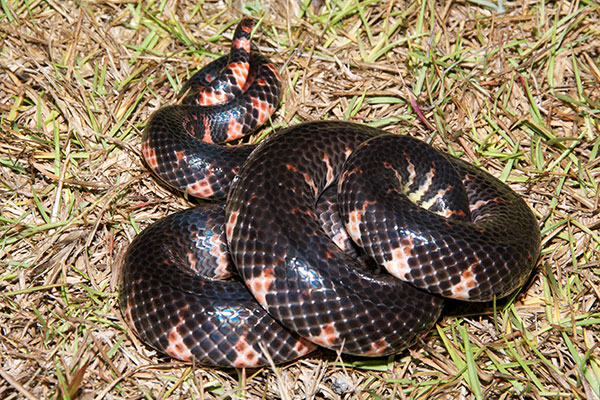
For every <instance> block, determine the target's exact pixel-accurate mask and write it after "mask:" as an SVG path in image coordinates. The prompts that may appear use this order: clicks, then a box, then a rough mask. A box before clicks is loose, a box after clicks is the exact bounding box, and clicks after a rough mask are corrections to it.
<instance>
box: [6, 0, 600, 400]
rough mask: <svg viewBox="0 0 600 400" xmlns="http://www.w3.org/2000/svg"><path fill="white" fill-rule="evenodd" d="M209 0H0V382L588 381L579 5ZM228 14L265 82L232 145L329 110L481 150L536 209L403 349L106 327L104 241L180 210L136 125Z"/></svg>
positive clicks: (196, 391)
mask: <svg viewBox="0 0 600 400" xmlns="http://www.w3.org/2000/svg"><path fill="white" fill-rule="evenodd" d="M314 3H317V2H314ZM232 4H238V3H232ZM232 4H230V5H228V6H225V7H223V6H222V3H221V2H219V3H213V2H204V1H200V2H189V1H179V2H173V1H164V2H148V3H144V2H84V3H61V2H55V1H43V0H42V1H33V0H26V1H20V0H0V6H1V7H0V38H1V41H0V76H1V79H0V98H1V101H0V110H1V116H0V130H1V132H2V138H3V140H2V141H1V142H0V185H1V188H0V200H1V204H2V207H1V208H0V232H1V234H0V285H1V286H0V287H1V289H2V290H1V292H0V299H1V300H0V301H1V303H0V307H1V308H0V327H2V328H1V330H0V357H1V363H0V376H2V378H3V380H2V381H0V397H1V398H4V399H15V398H28V399H33V398H45V399H54V398H85V399H88V398H96V399H101V398H107V399H115V398H153V399H154V398H155V399H160V398H182V397H186V398H194V399H228V398H244V399H259V398H286V396H287V398H291V399H296V398H306V399H312V398H315V399H350V398H352V399H354V398H357V399H369V398H373V399H388V398H389V399H391V398H397V399H426V398H427V399H446V398H454V399H462V398H467V399H512V398H526V399H571V398H574V399H598V398H600V365H599V361H600V350H599V346H598V343H599V340H600V338H599V336H600V335H599V332H600V328H599V326H600V324H599V323H600V307H599V300H598V299H599V297H600V288H599V287H600V285H599V281H600V257H599V251H600V233H599V228H600V220H599V217H598V216H599V213H598V210H599V208H598V207H599V194H598V193H599V192H598V182H599V181H600V179H599V176H600V163H599V162H598V160H599V157H598V152H599V148H600V135H599V131H600V129H599V128H600V30H599V28H598V26H599V23H600V6H599V5H598V4H597V3H596V2H595V1H592V0H580V1H575V0H566V1H562V2H547V1H545V0H524V1H521V2H502V1H499V2H488V1H469V2H433V1H428V2H426V1H417V2H393V1H390V2H378V1H373V0H363V1H361V0H356V1H347V2H346V1H330V2H325V4H324V5H323V6H322V7H321V8H320V9H319V10H318V11H317V10H315V5H314V4H313V5H310V4H308V2H306V1H302V2H247V3H245V4H244V6H243V7H242V8H241V9H240V8H236V7H234V6H233V5H232ZM503 10H504V12H502V11H503ZM242 15H253V16H256V17H259V18H260V20H261V22H260V24H259V27H258V29H257V31H256V34H255V35H254V37H255V43H256V44H257V45H258V46H259V48H260V50H261V51H262V52H263V53H264V54H266V55H268V56H269V57H270V58H271V59H272V60H273V61H274V62H275V63H276V64H277V65H280V66H281V71H282V75H283V79H284V81H285V87H286V91H285V95H284V99H283V101H282V104H281V107H280V108H279V109H278V111H277V113H276V114H275V115H274V117H273V121H272V124H271V125H270V126H268V127H265V128H263V130H261V131H260V132H258V133H257V134H256V135H255V137H254V138H253V139H252V140H260V139H262V138H263V137H265V136H268V134H269V132H271V131H272V129H276V128H278V127H280V126H286V125H290V124H294V123H297V122H301V121H306V120H317V119H328V118H330V119H333V118H341V119H350V120H354V121H359V122H364V123H368V124H372V125H375V126H380V127H382V128H384V129H387V130H390V131H393V132H399V133H403V134H410V135H412V136H415V137H419V138H422V139H425V140H427V141H429V142H431V143H433V145H434V146H436V147H437V148H440V149H443V150H446V151H449V152H451V153H453V154H456V155H458V156H460V157H462V158H464V159H467V160H469V161H471V162H473V163H474V164H477V165H480V166H481V167H482V168H485V169H486V170H488V171H490V172H491V173H493V174H494V175H496V176H499V177H501V179H503V180H505V181H506V182H508V183H509V184H510V185H511V187H512V188H514V189H515V190H516V191H517V192H519V193H520V194H521V195H522V196H523V197H524V198H525V199H526V200H527V201H528V203H529V204H530V205H531V206H532V208H533V209H534V211H535V213H536V216H537V217H538V219H539V221H540V227H541V230H542V255H541V257H540V260H539V262H538V264H537V267H536V270H535V273H534V275H533V276H532V278H531V280H530V281H529V282H528V283H527V285H526V286H525V287H524V288H523V289H522V290H521V291H520V292H519V293H518V294H516V295H515V296H513V297H510V298H509V299H506V300H501V301H499V302H497V303H491V304H483V305H472V306H469V307H465V306H459V305H456V307H448V309H447V311H446V312H445V313H444V317H443V318H442V319H441V320H440V321H439V323H438V325H437V326H436V329H434V330H433V331H432V332H430V333H428V334H427V335H425V336H424V337H423V338H422V339H421V341H420V343H419V344H418V345H416V346H414V347H412V348H411V349H410V350H408V351H406V352H403V353H401V354H399V355H397V356H395V357H390V358H383V359H375V360H357V359H353V358H350V357H345V356H344V357H338V356H337V355H335V354H332V353H330V352H325V351H322V352H317V353H315V354H313V355H311V356H309V357H306V358H304V359H302V360H300V361H297V362H295V363H291V364H289V365H284V366H279V367H277V368H276V369H274V368H263V369H260V370H256V371H246V370H240V371H222V370H218V369H208V368H202V367H199V366H190V365H186V364H182V363H178V362H173V361H171V360H169V359H167V358H164V357H161V356H160V355H157V354H156V353H155V352H153V351H152V350H151V349H149V348H147V347H145V346H144V345H142V344H141V343H140V342H139V341H138V340H137V339H136V338H135V337H132V336H131V335H129V334H128V333H127V331H126V329H125V325H124V323H123V320H122V317H121V315H120V312H119V309H118V305H117V297H116V293H117V290H118V280H117V271H118V266H119V263H120V260H121V257H122V256H123V253H124V250H125V249H126V247H127V245H128V244H129V243H130V241H131V240H132V238H133V237H134V236H135V235H136V233H137V232H138V231H139V230H140V229H142V228H143V227H145V226H147V225H148V224H149V223H151V222H153V221H156V220H157V219H159V218H161V217H162V216H164V215H167V214H170V213H172V212H173V211H175V210H179V209H183V208H186V207H189V205H190V202H188V201H187V200H186V199H184V198H182V197H181V196H178V195H176V194H174V193H172V192H169V191H168V190H166V189H165V188H164V187H162V186H160V185H159V184H158V183H157V181H156V180H155V179H154V178H153V177H152V176H151V175H150V174H149V173H148V172H147V170H146V168H145V167H144V165H143V164H142V162H141V158H140V151H139V143H140V133H141V130H142V129H143V127H144V124H145V122H146V121H147V118H148V116H149V114H150V113H151V112H152V111H154V110H156V109H157V108H158V107H160V106H163V105H165V104H170V103H173V102H174V101H175V93H176V91H177V89H178V88H179V87H180V86H181V84H182V82H184V81H185V79H187V78H188V77H189V76H190V75H191V74H192V73H193V72H194V71H195V70H196V69H197V68H198V67H199V66H201V65H203V64H205V63H206V62H208V61H210V60H212V59H213V58H214V57H215V56H217V55H219V54H222V53H223V52H224V51H226V50H227V46H228V45H229V43H230V42H229V40H230V38H231V33H232V30H233V26H234V25H235V23H236V22H237V21H238V20H239V18H240V17H241V16H242ZM453 305H454V304H453Z"/></svg>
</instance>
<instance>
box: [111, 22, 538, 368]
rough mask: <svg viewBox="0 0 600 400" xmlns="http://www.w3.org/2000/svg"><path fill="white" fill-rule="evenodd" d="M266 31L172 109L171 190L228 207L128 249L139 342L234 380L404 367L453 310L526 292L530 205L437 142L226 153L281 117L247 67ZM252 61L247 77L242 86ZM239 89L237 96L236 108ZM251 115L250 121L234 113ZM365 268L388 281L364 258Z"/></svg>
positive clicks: (158, 122)
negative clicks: (354, 358) (270, 372)
mask: <svg viewBox="0 0 600 400" xmlns="http://www.w3.org/2000/svg"><path fill="white" fill-rule="evenodd" d="M252 26H253V20H250V19H245V20H243V21H242V23H240V25H239V26H238V29H237V31H236V34H235V35H234V41H233V47H234V49H235V51H233V52H232V53H233V54H232V56H231V57H230V58H229V59H219V60H217V61H215V62H213V63H211V64H209V69H208V70H203V71H201V72H200V73H199V75H198V76H197V77H193V78H192V79H191V82H192V83H188V85H186V86H185V87H184V89H185V90H187V91H188V93H187V94H186V99H188V101H189V102H192V103H193V102H194V101H195V102H196V103H197V104H189V105H179V106H169V107H165V108H163V109H160V110H159V111H157V112H156V113H154V114H153V116H152V117H151V119H150V121H149V123H148V126H147V128H146V130H145V133H144V138H143V153H144V156H145V158H146V161H147V163H148V165H149V166H150V167H151V168H152V169H153V171H154V172H155V173H156V175H157V176H159V177H160V178H161V179H162V180H164V181H166V182H167V183H168V184H169V185H171V186H173V187H175V188H178V189H180V190H184V191H187V192H188V193H190V194H192V195H196V196H199V197H205V198H216V199H223V198H225V197H226V198H227V201H226V202H225V203H218V204H211V205H204V206H200V207H197V208H194V209H190V210H186V211H183V212H179V213H176V214H173V215H170V216H168V217H166V218H164V219H163V220H160V221H158V222H157V223H155V224H153V225H151V226H150V227H148V228H147V229H146V230H144V231H143V232H142V233H141V234H140V235H139V236H137V237H136V238H135V240H134V241H133V242H132V244H131V245H130V247H129V248H128V251H127V253H126V257H125V261H124V264H123V268H122V273H121V296H120V302H121V306H122V309H123V312H124V315H125V319H126V320H127V322H128V324H129V326H130V327H131V328H132V329H133V330H134V331H135V332H136V333H137V334H138V336H139V337H141V338H142V339H143V341H145V342H147V343H148V344H150V345H151V346H153V347H155V348H157V349H159V350H161V351H162V352H164V353H167V354H169V355H171V356H173V357H175V358H178V359H182V360H185V361H194V362H198V363H201V364H206V365H213V366H224V367H256V366H260V365H265V364H266V363H267V362H268V358H269V357H271V358H272V360H273V361H274V362H275V363H280V362H284V361H287V360H290V359H294V358H297V357H300V356H302V355H304V354H306V353H307V352H309V351H311V350H313V349H314V348H315V345H319V346H323V347H326V348H329V349H334V350H337V351H341V352H344V353H348V354H354V355H360V356H378V355H386V354H393V353H397V352H399V351H401V350H402V349H405V348H406V347H407V346H410V345H411V344H412V343H414V342H415V341H416V340H417V339H418V337H419V335H421V334H422V333H424V332H426V331H427V330H428V329H430V328H431V327H432V326H433V324H434V323H435V322H436V321H437V319H438V317H439V315H440V312H441V309H442V306H443V304H444V301H443V298H444V297H453V298H459V299H463V300H471V301H485V300H490V299H493V298H495V297H501V296H504V295H507V294H509V293H511V292H513V291H514V290H515V289H516V288H518V287H519V286H520V285H522V284H523V282H524V281H525V279H526V278H527V277H528V276H529V274H530V272H531V269H532V268H533V266H534V264H535V261H536V259H537V256H538V253H539V245H540V233H539V229H538V225H537V221H536V219H535V217H534V215H533V214H532V212H531V211H530V209H529V207H528V206H527V204H526V203H525V202H524V201H523V200H522V199H521V198H520V197H519V196H518V195H517V194H515V193H514V192H513V191H512V190H511V189H510V188H508V186H506V185H505V184H504V183H502V182H500V181H499V180H497V179H495V178H494V177H492V176H491V175H489V174H487V173H486V172H484V171H482V170H480V169H478V168H476V167H473V166H472V165H470V164H468V163H466V162H463V161H461V160H459V159H457V158H454V157H451V156H449V155H446V154H443V153H440V152H438V151H436V150H435V149H433V148H432V147H431V146H429V145H427V144H425V143H424V142H421V141H418V140H416V139H413V138H410V137H406V136H398V135H390V134H388V133H387V132H385V131H382V130H379V129H376V128H372V127H369V126H366V125H361V124H355V123H350V122H344V121H317V122H309V123H303V124H299V125H296V126H293V127H290V128H287V129H284V130H282V131H280V132H278V133H277V134H275V135H273V136H271V137H270V138H268V139H266V140H264V141H263V142H261V143H260V144H259V145H258V146H220V145H215V144H213V142H216V141H221V140H223V139H231V138H235V137H237V136H239V135H243V134H245V133H247V131H251V130H253V129H255V128H256V126H259V125H260V124H262V123H263V122H264V121H265V120H266V118H268V116H267V117H265V113H266V112H269V113H270V112H271V111H272V110H274V109H275V108H276V105H277V102H278V101H279V96H280V93H281V85H280V83H279V80H278V74H277V72H276V70H275V68H274V67H273V66H272V65H271V64H270V63H269V62H268V60H266V59H265V58H264V57H262V56H258V55H253V53H251V52H250V51H249V46H250V45H249V34H250V30H251V28H252ZM239 47H244V49H247V50H248V51H245V50H244V49H242V51H239ZM244 52H248V53H249V54H248V57H247V60H248V63H249V67H248V71H249V72H248V77H247V78H246V79H241V78H239V77H235V76H233V77H232V75H235V74H236V73H238V71H239V70H243V69H244V68H242V67H239V64H243V63H244V62H243V61H240V54H238V53H244ZM242 55H243V54H242ZM241 58H242V59H243V58H244V57H241ZM256 61H258V64H256V65H254V64H252V63H253V62H256ZM265 64H266V65H267V66H265ZM232 65H233V66H232ZM207 71H208V72H207ZM214 71H221V74H222V75H223V77H219V74H218V73H215V72H214ZM241 74H242V75H243V72H242V73H241ZM223 81H226V82H227V84H223ZM275 82H277V83H275ZM231 85H233V86H236V87H238V88H239V89H240V90H237V89H236V90H234V91H236V95H235V96H233V97H232V98H229V97H227V98H225V97H224V95H223V94H222V93H221V92H223V91H227V90H228V89H227V87H230V86H231ZM190 92H191V93H190ZM198 93H200V94H198ZM197 99H203V100H200V101H198V100H197ZM206 99H211V100H210V101H209V102H213V101H223V104H218V105H204V104H200V103H205V102H207V100H206ZM250 104H254V105H258V108H259V110H258V111H256V110H254V109H252V108H251V107H250ZM245 107H249V108H251V109H252V111H250V114H249V115H250V116H249V117H248V114H245V115H244V116H241V115H238V114H237V111H235V112H234V111H231V110H239V109H241V108H245ZM215 115H216V116H218V118H217V120H218V121H217V122H215V121H214V120H213V118H214V117H215ZM269 115H270V114H269ZM232 121H233V122H232ZM240 121H243V125H244V126H245V127H242V128H240V124H241V122H240ZM219 132H221V133H219ZM331 193H333V196H332V194H331ZM340 224H343V225H344V226H345V230H343V229H339V228H338V226H339V225H340ZM348 238H351V239H352V241H353V242H354V243H356V244H357V245H358V247H359V248H360V249H359V250H356V249H354V248H353V247H354V245H353V244H350V241H349V239H348ZM363 252H364V253H365V254H367V255H368V256H370V257H371V258H372V259H373V260H374V261H375V263H376V264H377V265H380V266H383V267H385V268H386V269H387V270H388V271H389V272H390V274H391V275H390V274H388V273H381V272H380V271H378V270H377V268H375V269H373V268H371V267H370V266H368V265H367V264H365V263H364V262H362V261H360V259H358V258H356V257H355V255H356V254H357V253H358V254H360V253H363ZM231 273H233V274H234V275H235V276H236V277H237V279H235V280H233V281H222V280H220V279H221V278H223V277H224V276H225V275H228V274H231ZM392 275H393V276H392ZM267 355H268V357H267Z"/></svg>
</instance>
